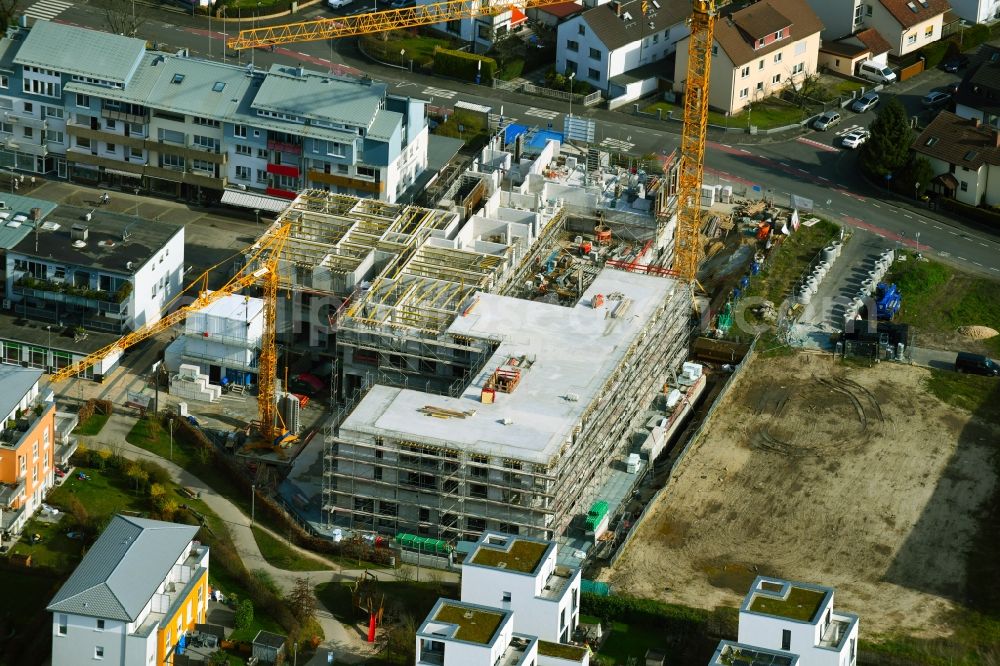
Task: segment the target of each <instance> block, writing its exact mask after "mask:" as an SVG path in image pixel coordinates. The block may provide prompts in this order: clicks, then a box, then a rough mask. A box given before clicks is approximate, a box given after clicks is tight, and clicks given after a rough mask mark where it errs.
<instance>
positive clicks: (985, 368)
mask: <svg viewBox="0 0 1000 666" xmlns="http://www.w3.org/2000/svg"><path fill="white" fill-rule="evenodd" d="M955 372H965V373H968V374H970V375H990V376H993V377H996V376H997V375H1000V365H997V362H996V361H994V360H992V359H990V358H987V357H985V356H983V355H982V354H970V353H968V352H958V358H956V359H955Z"/></svg>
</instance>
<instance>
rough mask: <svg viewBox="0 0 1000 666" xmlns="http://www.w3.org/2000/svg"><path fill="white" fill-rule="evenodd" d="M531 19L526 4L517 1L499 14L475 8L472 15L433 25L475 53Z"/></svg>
mask: <svg viewBox="0 0 1000 666" xmlns="http://www.w3.org/2000/svg"><path fill="white" fill-rule="evenodd" d="M436 1H437V0H417V4H418V5H428V4H433V3H434V2H436ZM488 4H489V3H486V2H481V3H472V4H471V5H470V9H473V10H478V9H479V7H480V6H482V7H485V6H487V5H488ZM527 22H528V16H527V14H525V13H524V6H523V4H522V5H521V6H518V5H517V4H509V5H504V7H503V9H502V10H501V11H499V12H497V13H493V12H492V11H486V10H483V11H481V12H479V11H475V13H474V15H473V16H470V17H467V18H461V19H453V20H451V21H447V22H445V23H435V24H434V26H433V27H434V28H435V29H437V30H440V31H441V32H444V33H445V34H447V35H449V36H451V37H454V38H456V39H460V40H462V41H463V42H467V43H468V44H469V45H470V47H471V50H472V52H473V53H486V52H487V51H489V50H490V49H491V48H493V44H494V43H495V42H498V41H500V40H501V39H503V38H504V37H506V36H508V35H509V34H511V32H513V31H514V30H518V29H520V28H521V27H522V26H524V24H525V23H527Z"/></svg>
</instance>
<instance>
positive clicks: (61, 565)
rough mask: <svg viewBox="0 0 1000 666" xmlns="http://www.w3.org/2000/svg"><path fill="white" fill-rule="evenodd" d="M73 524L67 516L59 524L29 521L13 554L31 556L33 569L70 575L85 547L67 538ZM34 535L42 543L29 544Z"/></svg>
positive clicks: (82, 543)
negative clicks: (50, 570) (51, 570)
mask: <svg viewBox="0 0 1000 666" xmlns="http://www.w3.org/2000/svg"><path fill="white" fill-rule="evenodd" d="M71 522H72V519H70V518H68V517H66V516H63V519H62V520H61V521H59V523H57V524H53V523H45V522H42V521H40V520H37V519H34V518H33V519H31V520H29V521H28V523H27V524H26V525H25V526H24V532H23V537H22V540H21V541H19V542H18V543H17V545H16V546H14V547H13V548H12V549H11V553H17V554H19V555H31V566H33V567H48V568H50V569H53V570H55V571H58V572H62V573H66V574H68V573H69V572H70V571H72V570H73V568H74V567H76V565H77V563H78V562H79V561H80V558H81V557H83V547H84V542H83V541H79V540H76V539H70V538H69V537H68V536H66V532H67V530H69V529H70V523H71ZM32 534H39V535H41V537H42V540H41V542H40V543H36V544H34V545H30V544H28V543H27V540H28V537H29V536H30V535H32ZM5 594H6V592H5ZM12 598H13V597H12Z"/></svg>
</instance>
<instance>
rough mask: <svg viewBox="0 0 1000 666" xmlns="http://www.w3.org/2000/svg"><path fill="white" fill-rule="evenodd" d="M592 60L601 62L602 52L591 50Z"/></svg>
mask: <svg viewBox="0 0 1000 666" xmlns="http://www.w3.org/2000/svg"><path fill="white" fill-rule="evenodd" d="M590 58H591V60H600V59H601V52H600V51H599V50H597V49H590Z"/></svg>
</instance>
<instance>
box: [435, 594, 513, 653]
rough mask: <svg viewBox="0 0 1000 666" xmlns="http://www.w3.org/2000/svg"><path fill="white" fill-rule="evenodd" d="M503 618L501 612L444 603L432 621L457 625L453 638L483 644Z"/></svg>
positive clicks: (497, 627)
mask: <svg viewBox="0 0 1000 666" xmlns="http://www.w3.org/2000/svg"><path fill="white" fill-rule="evenodd" d="M503 618H504V616H503V614H502V613H493V612H490V611H485V610H479V609H476V608H471V607H469V606H464V605H458V604H448V603H445V604H442V605H441V608H439V609H438V612H437V615H435V616H434V621H435V622H443V623H445V624H454V625H455V626H456V627H457V630H456V631H455V636H454V638H456V639H458V640H460V641H468V642H470V643H482V644H484V645H485V644H487V643H489V642H490V640H491V639H492V638H493V635H494V634H496V633H497V629H499V628H500V623H501V622H503Z"/></svg>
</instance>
